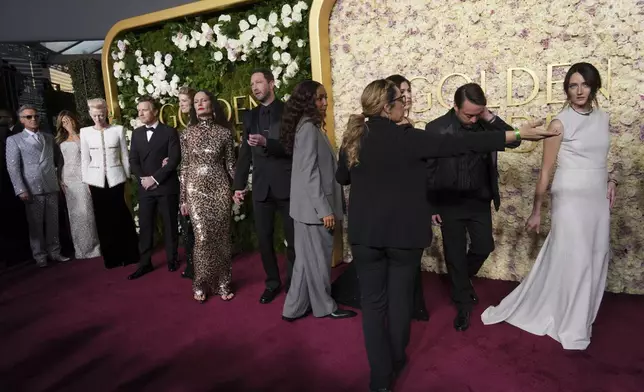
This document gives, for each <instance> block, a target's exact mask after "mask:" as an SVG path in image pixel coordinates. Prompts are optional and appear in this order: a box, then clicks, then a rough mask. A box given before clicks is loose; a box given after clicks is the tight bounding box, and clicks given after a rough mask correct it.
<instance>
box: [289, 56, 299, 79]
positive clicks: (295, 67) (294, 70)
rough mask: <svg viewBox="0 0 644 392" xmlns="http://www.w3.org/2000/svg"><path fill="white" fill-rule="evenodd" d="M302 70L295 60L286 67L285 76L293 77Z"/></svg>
mask: <svg viewBox="0 0 644 392" xmlns="http://www.w3.org/2000/svg"><path fill="white" fill-rule="evenodd" d="M299 70H300V67H299V66H298V65H297V62H296V61H295V60H293V61H292V62H291V63H290V64H289V65H288V66H287V67H286V74H285V76H286V77H287V78H289V79H290V78H293V77H295V75H297V72H298V71H299Z"/></svg>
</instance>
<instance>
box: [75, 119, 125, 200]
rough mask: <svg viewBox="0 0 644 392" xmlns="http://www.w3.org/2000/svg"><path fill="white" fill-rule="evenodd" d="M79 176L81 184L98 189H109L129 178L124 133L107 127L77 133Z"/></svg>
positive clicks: (116, 127)
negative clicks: (79, 153)
mask: <svg viewBox="0 0 644 392" xmlns="http://www.w3.org/2000/svg"><path fill="white" fill-rule="evenodd" d="M80 140H81V176H82V179H83V182H84V183H85V184H88V185H92V186H95V187H99V188H105V178H107V187H108V188H112V187H114V186H116V185H118V184H122V183H124V182H125V181H126V180H127V179H128V178H129V177H130V161H129V159H128V152H127V141H126V140H125V130H124V129H123V127H122V126H120V125H111V126H110V127H109V128H106V129H104V130H103V131H99V130H96V129H94V127H85V128H81V130H80Z"/></svg>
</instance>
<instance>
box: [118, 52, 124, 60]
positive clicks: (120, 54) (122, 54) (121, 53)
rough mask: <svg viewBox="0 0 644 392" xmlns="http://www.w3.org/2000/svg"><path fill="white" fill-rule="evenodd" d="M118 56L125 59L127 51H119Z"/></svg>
mask: <svg viewBox="0 0 644 392" xmlns="http://www.w3.org/2000/svg"><path fill="white" fill-rule="evenodd" d="M118 58H119V60H123V59H124V58H125V52H119V54H118Z"/></svg>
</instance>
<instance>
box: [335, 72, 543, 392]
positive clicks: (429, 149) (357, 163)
mask: <svg viewBox="0 0 644 392" xmlns="http://www.w3.org/2000/svg"><path fill="white" fill-rule="evenodd" d="M361 101H362V114H359V115H351V117H350V118H349V122H348V125H347V130H346V132H345V134H344V139H343V142H342V148H341V150H340V159H339V163H338V171H337V173H336V179H337V181H338V182H339V183H340V184H342V185H351V194H350V196H349V198H350V202H349V233H348V234H349V242H350V244H351V250H352V253H353V258H354V261H353V262H354V263H356V269H357V271H358V276H359V285H360V292H361V297H362V312H363V318H362V323H363V333H364V338H365V345H366V349H367V357H368V359H369V365H370V368H371V378H370V388H371V390H372V391H379V392H384V391H389V388H390V385H391V383H392V381H393V380H394V375H395V374H397V373H398V372H400V371H401V370H402V368H403V367H404V365H405V363H406V355H405V348H406V346H407V344H408V342H409V329H410V322H411V313H412V304H413V296H414V281H415V279H416V275H417V274H418V269H419V265H420V259H421V256H422V253H423V249H424V248H426V247H428V246H429V245H430V243H431V238H432V231H431V222H430V219H431V215H430V209H429V205H428V203H427V197H426V195H427V193H426V192H427V189H426V181H427V180H426V175H427V172H426V163H425V160H426V159H429V158H437V157H446V156H453V155H460V154H465V153H468V152H489V151H503V150H504V148H505V144H506V143H510V142H514V141H516V140H517V138H518V139H521V138H523V139H527V140H539V139H542V138H543V137H546V136H551V133H552V132H547V131H545V130H542V129H537V128H535V127H534V126H532V125H526V126H524V127H522V128H521V130H516V131H509V132H504V131H490V132H485V133H483V132H482V133H471V134H459V135H446V134H437V133H429V132H423V131H421V130H418V129H414V128H413V127H411V125H409V124H407V125H397V124H396V123H398V122H400V121H401V119H402V117H403V116H404V112H405V109H404V107H405V98H404V96H403V95H402V94H401V92H400V89H398V87H396V85H395V84H394V83H392V82H391V81H387V80H376V81H374V82H372V83H370V84H369V85H368V86H367V87H366V88H365V90H364V92H363V93H362V98H361Z"/></svg>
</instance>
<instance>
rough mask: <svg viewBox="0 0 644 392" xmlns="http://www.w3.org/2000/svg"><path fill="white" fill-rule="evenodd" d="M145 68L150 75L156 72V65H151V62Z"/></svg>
mask: <svg viewBox="0 0 644 392" xmlns="http://www.w3.org/2000/svg"><path fill="white" fill-rule="evenodd" d="M146 68H147V70H148V72H149V73H150V74H151V75H154V73H155V72H156V70H157V69H156V67H155V66H154V65H152V64H148V66H147V67H146Z"/></svg>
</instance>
